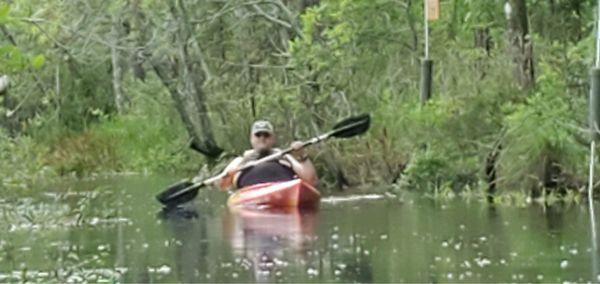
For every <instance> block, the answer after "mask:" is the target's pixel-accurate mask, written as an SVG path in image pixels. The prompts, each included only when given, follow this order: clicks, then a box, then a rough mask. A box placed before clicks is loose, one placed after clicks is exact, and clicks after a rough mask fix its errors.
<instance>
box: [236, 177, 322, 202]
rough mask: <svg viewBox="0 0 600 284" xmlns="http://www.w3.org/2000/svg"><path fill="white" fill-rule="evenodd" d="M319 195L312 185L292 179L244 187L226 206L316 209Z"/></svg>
mask: <svg viewBox="0 0 600 284" xmlns="http://www.w3.org/2000/svg"><path fill="white" fill-rule="evenodd" d="M319 199H321V194H320V193H319V191H317V190H316V189H315V188H314V187H313V186H312V185H310V184H309V183H307V182H305V181H303V180H301V179H294V180H290V181H284V182H270V183H261V184H255V185H251V186H248V187H244V188H242V189H240V190H238V191H236V192H235V193H234V194H232V195H231V196H230V197H229V199H228V200H227V206H229V207H237V206H267V207H303V208H304V207H316V206H317V205H318V204H319Z"/></svg>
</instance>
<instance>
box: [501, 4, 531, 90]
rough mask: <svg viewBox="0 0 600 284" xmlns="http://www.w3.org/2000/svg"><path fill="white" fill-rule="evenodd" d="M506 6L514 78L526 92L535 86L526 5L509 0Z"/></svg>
mask: <svg viewBox="0 0 600 284" xmlns="http://www.w3.org/2000/svg"><path fill="white" fill-rule="evenodd" d="M508 5H510V9H508V10H509V11H510V12H508V13H507V17H508V38H509V42H510V53H511V55H512V57H513V62H514V64H515V71H514V72H515V78H516V80H517V82H518V83H519V86H520V87H521V88H522V89H525V90H527V89H530V88H532V87H534V85H535V72H534V65H533V39H532V38H531V35H530V34H529V22H528V21H529V19H528V16H527V3H526V2H525V0H510V2H509V4H508Z"/></svg>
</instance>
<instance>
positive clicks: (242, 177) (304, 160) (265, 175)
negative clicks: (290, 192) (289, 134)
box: [219, 120, 318, 189]
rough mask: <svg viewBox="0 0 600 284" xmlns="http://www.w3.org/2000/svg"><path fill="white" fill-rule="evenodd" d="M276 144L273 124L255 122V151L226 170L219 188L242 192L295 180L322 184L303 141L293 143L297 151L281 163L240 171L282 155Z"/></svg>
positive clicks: (237, 160) (252, 131)
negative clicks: (258, 185) (242, 189)
mask: <svg viewBox="0 0 600 284" xmlns="http://www.w3.org/2000/svg"><path fill="white" fill-rule="evenodd" d="M276 143H277V137H276V136H275V132H274V130H273V125H272V124H271V123H270V122H268V121H266V120H259V121H256V122H254V124H252V130H251V132H250V144H251V145H252V149H250V150H247V151H246V152H244V155H242V156H241V157H237V158H235V159H234V160H233V161H231V162H230V163H229V165H227V167H225V170H224V172H226V173H228V174H227V175H226V176H225V177H224V178H223V179H222V180H221V182H220V184H219V186H220V187H221V189H225V188H229V187H231V186H234V187H235V188H242V187H246V186H249V185H254V184H259V183H265V182H277V181H288V180H292V179H295V178H300V179H302V180H304V181H306V182H308V183H310V184H312V185H316V183H317V181H318V178H317V171H316V170H315V167H314V165H313V163H312V162H311V161H310V159H309V158H308V155H307V154H306V153H305V151H304V150H303V149H302V142H300V141H294V142H292V144H291V145H290V147H291V148H293V149H294V151H293V152H292V153H291V154H286V155H284V156H283V157H282V159H280V160H274V161H269V162H264V163H260V164H257V165H255V166H253V167H251V168H248V169H246V170H244V171H241V172H237V171H236V169H237V168H239V167H242V166H245V165H247V164H252V163H254V162H255V161H257V160H259V159H260V158H263V157H266V156H268V155H270V154H273V153H276V152H279V151H281V150H280V149H278V148H274V146H275V144H276Z"/></svg>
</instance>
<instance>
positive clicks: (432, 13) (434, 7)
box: [425, 0, 440, 21]
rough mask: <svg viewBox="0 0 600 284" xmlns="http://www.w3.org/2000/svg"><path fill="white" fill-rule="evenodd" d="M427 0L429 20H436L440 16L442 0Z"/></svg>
mask: <svg viewBox="0 0 600 284" xmlns="http://www.w3.org/2000/svg"><path fill="white" fill-rule="evenodd" d="M425 1H427V20H428V21H435V20H437V19H439V17H440V0H425Z"/></svg>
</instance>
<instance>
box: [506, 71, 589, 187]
mask: <svg viewBox="0 0 600 284" xmlns="http://www.w3.org/2000/svg"><path fill="white" fill-rule="evenodd" d="M540 66H541V67H542V74H543V75H541V76H540V77H538V84H539V85H538V88H537V91H536V92H535V93H534V94H533V95H531V96H529V97H528V98H527V99H526V101H525V103H523V104H518V105H511V104H509V105H507V106H506V108H507V109H510V111H509V112H510V114H509V115H507V116H506V118H505V119H506V121H505V125H506V127H507V132H506V137H505V141H506V143H505V144H506V149H505V150H504V151H503V154H502V156H501V165H502V174H503V176H506V177H507V179H506V182H507V183H508V185H509V186H510V185H512V184H511V183H515V182H517V185H519V186H524V185H525V186H527V185H529V186H536V185H537V184H538V183H543V182H544V181H543V179H544V178H543V177H544V176H545V175H547V174H548V173H546V172H547V171H548V169H547V166H546V164H547V163H554V164H558V165H560V168H561V170H563V171H565V172H567V173H574V172H585V163H584V162H582V161H585V160H586V154H587V151H586V150H587V149H586V147H585V145H582V144H580V142H579V141H577V137H578V136H582V135H581V133H577V132H576V131H575V130H576V125H578V124H579V123H578V121H580V119H579V118H580V117H581V116H582V114H583V113H585V112H584V111H583V112H582V111H581V110H585V104H584V103H583V102H582V101H572V100H571V101H570V100H569V99H568V97H567V87H566V83H565V79H564V78H565V77H564V76H562V74H561V73H560V72H559V71H558V70H555V69H554V68H553V67H551V66H548V65H540ZM578 110H579V111H578Z"/></svg>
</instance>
